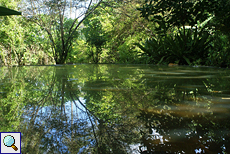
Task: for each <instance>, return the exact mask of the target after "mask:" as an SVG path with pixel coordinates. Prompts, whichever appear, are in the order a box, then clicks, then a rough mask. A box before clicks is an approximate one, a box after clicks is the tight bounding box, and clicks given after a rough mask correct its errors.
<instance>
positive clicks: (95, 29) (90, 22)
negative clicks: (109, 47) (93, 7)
mask: <svg viewBox="0 0 230 154" xmlns="http://www.w3.org/2000/svg"><path fill="white" fill-rule="evenodd" d="M84 26H85V28H84V29H83V31H82V32H83V33H84V36H85V38H86V42H87V43H88V44H89V45H90V46H91V47H96V53H94V52H93V50H91V51H90V57H92V58H93V61H94V63H98V62H99V60H100V55H101V53H102V46H103V45H104V44H105V43H106V34H105V31H104V30H103V29H102V24H101V22H100V19H99V18H98V17H94V18H92V17H91V18H88V19H86V20H85V21H84Z"/></svg>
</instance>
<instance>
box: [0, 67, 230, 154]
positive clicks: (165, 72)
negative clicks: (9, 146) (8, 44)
mask: <svg viewBox="0 0 230 154" xmlns="http://www.w3.org/2000/svg"><path fill="white" fill-rule="evenodd" d="M229 87H230V70H229V69H218V68H209V67H196V68H195V67H182V66H177V67H166V66H154V65H94V64H91V65H86V64H82V65H80V64H79V65H57V66H24V67H12V68H7V67H0V115H1V116H0V125H1V130H0V131H1V132H7V131H19V132H22V153H28V154H31V153H38V154H40V153H41V154H43V153H47V154H48V153H49V154H50V153H55V154H56V153H74V154H75V153H92V154H94V153H95V154H97V153H100V154H109V153H111V154H125V153H128V154H138V153H230V88H229Z"/></svg>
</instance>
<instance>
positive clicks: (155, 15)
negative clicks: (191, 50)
mask: <svg viewBox="0 0 230 154" xmlns="http://www.w3.org/2000/svg"><path fill="white" fill-rule="evenodd" d="M213 6H214V3H213V2H209V0H198V1H197V0H196V1H188V0H174V1H165V0H147V1H146V3H145V5H143V7H142V8H139V10H140V11H141V14H142V17H145V18H146V19H148V20H149V21H151V22H156V23H158V25H159V26H158V28H157V30H158V31H162V32H164V33H165V32H167V30H168V29H169V28H170V27H172V26H176V27H178V28H179V27H181V26H182V27H184V26H185V25H190V26H194V25H195V24H197V23H198V21H199V22H202V21H204V20H206V19H207V18H208V16H209V12H208V10H210V8H212V7H213Z"/></svg>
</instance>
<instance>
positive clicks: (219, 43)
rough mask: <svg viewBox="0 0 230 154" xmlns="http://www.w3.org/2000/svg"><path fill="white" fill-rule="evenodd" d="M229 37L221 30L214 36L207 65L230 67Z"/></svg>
mask: <svg viewBox="0 0 230 154" xmlns="http://www.w3.org/2000/svg"><path fill="white" fill-rule="evenodd" d="M229 43H230V42H229V37H228V36H227V35H223V34H222V33H220V32H218V31H217V32H216V33H215V35H214V36H213V42H212V48H211V50H210V52H209V53H208V58H207V59H208V60H207V61H206V65H211V66H218V67H229V66H230V62H229V59H230V44H229Z"/></svg>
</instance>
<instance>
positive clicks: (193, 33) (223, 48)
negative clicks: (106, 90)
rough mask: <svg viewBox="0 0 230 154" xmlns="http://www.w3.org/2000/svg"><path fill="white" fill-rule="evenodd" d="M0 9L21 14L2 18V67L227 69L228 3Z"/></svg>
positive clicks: (52, 1)
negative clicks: (76, 65)
mask: <svg viewBox="0 0 230 154" xmlns="http://www.w3.org/2000/svg"><path fill="white" fill-rule="evenodd" d="M0 6H4V7H7V8H10V9H14V10H18V11H21V12H22V13H23V15H22V16H4V17H3V16H2V17H0V21H1V27H0V51H1V52H0V65H8V66H12V65H52V64H72V63H125V64H127V63H128V64H161V65H168V64H169V63H173V64H179V65H192V66H194V65H207V66H217V67H229V66H230V52H229V50H230V44H229V41H230V28H229V27H230V26H229V25H230V1H229V0H171V1H169V0H97V1H95V0H94V1H92V0H88V1H85V0H0ZM76 10H78V11H81V12H78V13H76ZM71 14H72V15H71ZM73 14H75V15H73ZM77 15H78V16H77ZM70 17H71V18H70Z"/></svg>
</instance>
